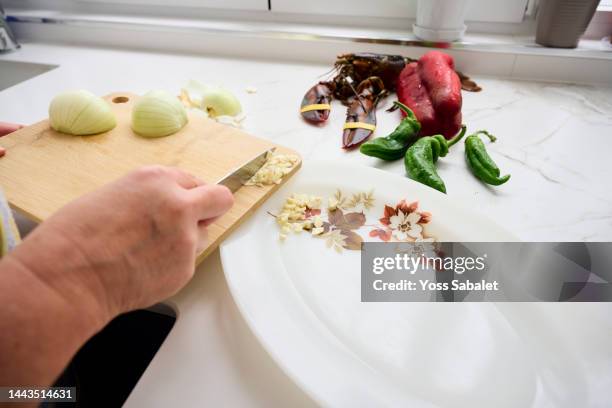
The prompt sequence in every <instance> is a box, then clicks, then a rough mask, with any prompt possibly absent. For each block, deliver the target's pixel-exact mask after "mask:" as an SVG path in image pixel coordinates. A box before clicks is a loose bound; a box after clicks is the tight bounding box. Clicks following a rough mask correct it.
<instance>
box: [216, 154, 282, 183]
mask: <svg viewBox="0 0 612 408" xmlns="http://www.w3.org/2000/svg"><path fill="white" fill-rule="evenodd" d="M274 149H275V147H273V148H271V149H269V150H266V151H265V152H263V153H261V154H259V155H257V156H256V157H254V158H252V159H250V160H249V161H247V162H245V163H244V164H243V165H242V166H240V167H238V168H236V169H234V170H232V171H231V172H230V173H229V174H227V175H226V176H225V177H223V178H222V179H221V180H219V181H217V184H221V185H222V186H225V187H227V188H229V189H230V191H231V192H232V193H235V192H236V191H237V190H238V189H239V188H240V187H242V186H243V185H244V183H246V182H247V181H249V180H250V179H251V177H253V176H254V175H255V173H257V171H258V170H259V169H261V168H262V166H263V165H264V164H265V163H266V160H268V156H269V155H271V154H272V153H273V152H274Z"/></svg>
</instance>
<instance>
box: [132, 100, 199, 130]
mask: <svg viewBox="0 0 612 408" xmlns="http://www.w3.org/2000/svg"><path fill="white" fill-rule="evenodd" d="M187 121H188V119H187V111H186V110H185V108H184V107H183V105H182V104H181V101H179V99H178V98H176V97H174V96H172V95H170V94H169V93H167V92H164V91H151V92H148V93H147V94H145V95H144V96H142V97H140V98H139V99H138V100H137V101H136V103H135V104H134V107H133V108H132V129H133V130H134V132H136V133H138V134H139V135H141V136H144V137H162V136H168V135H171V134H174V133H176V132H178V131H179V130H181V129H182V128H183V126H185V125H186V124H187Z"/></svg>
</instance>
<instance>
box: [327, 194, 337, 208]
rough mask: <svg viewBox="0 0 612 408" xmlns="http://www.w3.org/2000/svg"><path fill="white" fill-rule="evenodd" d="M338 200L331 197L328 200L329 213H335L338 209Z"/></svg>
mask: <svg viewBox="0 0 612 408" xmlns="http://www.w3.org/2000/svg"><path fill="white" fill-rule="evenodd" d="M338 204H339V203H338V200H337V199H335V198H333V197H330V198H328V199H327V210H328V211H335V210H336V209H337V208H338Z"/></svg>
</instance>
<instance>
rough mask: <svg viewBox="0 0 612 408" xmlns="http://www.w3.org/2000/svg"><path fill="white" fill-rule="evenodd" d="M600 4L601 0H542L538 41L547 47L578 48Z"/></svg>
mask: <svg viewBox="0 0 612 408" xmlns="http://www.w3.org/2000/svg"><path fill="white" fill-rule="evenodd" d="M598 5H599V0H541V1H540V6H539V9H538V25H537V30H536V43H538V44H540V45H543V46H545V47H555V48H576V47H577V46H578V40H580V37H581V36H582V34H584V31H585V30H586V28H587V26H588V25H589V22H590V21H591V19H592V18H593V15H594V14H595V11H596V10H597V6H598Z"/></svg>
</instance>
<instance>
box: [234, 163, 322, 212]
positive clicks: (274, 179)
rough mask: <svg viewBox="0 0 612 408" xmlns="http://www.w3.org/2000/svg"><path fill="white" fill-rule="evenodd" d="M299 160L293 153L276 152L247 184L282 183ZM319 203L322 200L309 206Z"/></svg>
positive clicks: (260, 185)
mask: <svg viewBox="0 0 612 408" xmlns="http://www.w3.org/2000/svg"><path fill="white" fill-rule="evenodd" d="M299 160H300V158H299V157H298V156H296V155H293V154H274V155H272V156H271V157H270V158H268V161H266V163H265V164H264V165H263V166H262V167H261V169H259V170H258V171H257V173H255V175H254V176H253V177H252V178H251V179H250V180H249V181H247V182H246V183H245V185H247V186H259V187H262V186H266V185H271V184H280V182H281V180H282V179H283V177H285V176H286V175H287V174H289V173H290V172H291V169H293V167H294V166H295V165H296V164H297V163H298V162H299ZM311 204H313V203H311ZM313 205H314V204H313ZM319 205H320V201H319V203H318V204H317V206H316V207H315V206H312V205H309V208H319Z"/></svg>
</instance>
